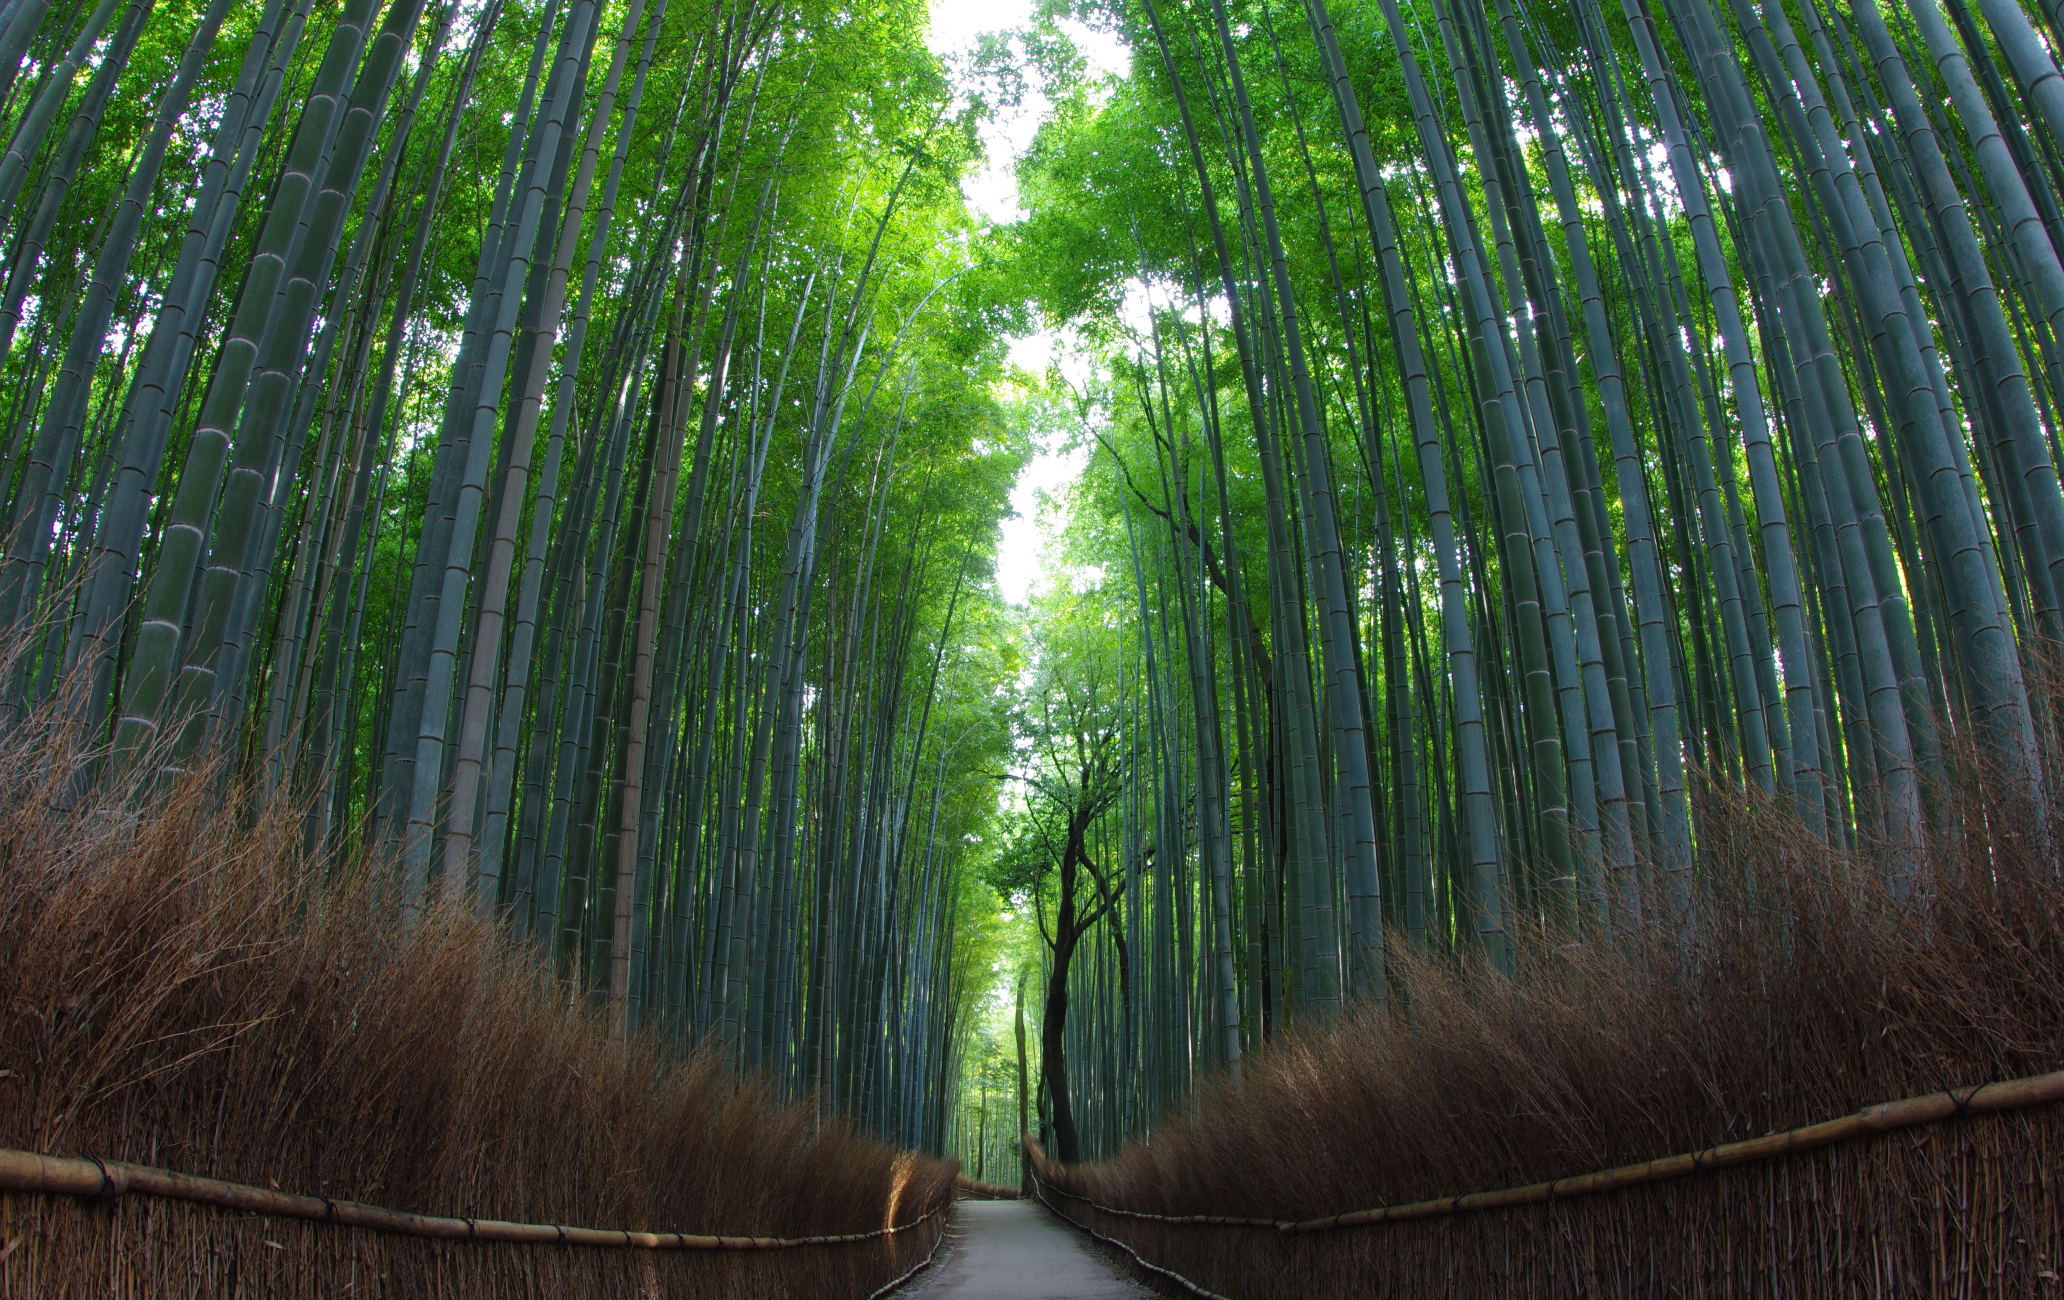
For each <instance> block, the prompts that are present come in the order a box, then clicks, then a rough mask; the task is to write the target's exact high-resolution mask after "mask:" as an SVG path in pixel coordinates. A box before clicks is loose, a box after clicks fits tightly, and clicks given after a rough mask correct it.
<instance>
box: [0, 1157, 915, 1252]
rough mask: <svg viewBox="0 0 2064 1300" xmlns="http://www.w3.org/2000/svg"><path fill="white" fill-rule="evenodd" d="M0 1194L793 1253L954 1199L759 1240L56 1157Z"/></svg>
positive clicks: (19, 1174) (521, 1238)
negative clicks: (483, 1211) (290, 1188)
mask: <svg viewBox="0 0 2064 1300" xmlns="http://www.w3.org/2000/svg"><path fill="white" fill-rule="evenodd" d="M0 1191H9V1192H40V1193H44V1194H46V1195H52V1196H84V1197H94V1198H99V1199H103V1200H107V1199H113V1198H115V1197H119V1196H123V1195H126V1194H134V1195H138V1196H159V1197H164V1198H166V1199H169V1200H175V1201H193V1202H196V1203H198V1204H201V1205H215V1206H220V1207H222V1208H223V1209H229V1210H241V1211H244V1212H245V1213H249V1214H270V1215H276V1216H278V1217H281V1218H289V1219H309V1220H313V1221H316V1222H320V1223H334V1224H340V1225H342V1226H344V1227H348V1228H366V1229H369V1230H371V1231H374V1232H389V1233H395V1234H397V1235H399V1236H404V1237H433V1238H438V1239H442V1240H446V1241H492V1242H504V1243H509V1244H515V1245H530V1246H618V1247H624V1248H628V1249H635V1250H789V1249H793V1248H795V1247H799V1246H834V1245H844V1244H847V1243H850V1242H859V1241H874V1240H876V1239H878V1238H882V1237H893V1236H896V1235H897V1234H899V1233H904V1232H908V1231H910V1230H911V1229H912V1228H915V1227H917V1226H918V1225H920V1224H922V1223H924V1222H926V1221H927V1220H929V1219H931V1218H932V1217H934V1216H935V1215H937V1214H938V1213H939V1212H940V1211H942V1210H944V1209H945V1208H946V1207H947V1206H948V1205H951V1204H952V1203H953V1198H952V1195H951V1194H950V1192H949V1193H948V1194H947V1195H945V1196H942V1197H940V1198H939V1201H938V1203H937V1204H935V1205H933V1206H932V1207H931V1208H930V1209H928V1210H926V1211H925V1212H924V1213H923V1214H920V1215H918V1216H917V1217H916V1218H914V1219H911V1220H909V1221H907V1222H904V1223H898V1224H892V1225H890V1226H887V1227H882V1228H875V1229H873V1230H871V1231H868V1232H839V1233H827V1234H823V1235H820V1236H814V1237H755V1236H735V1235H730V1234H711V1233H698V1232H637V1231H633V1230H631V1229H627V1228H577V1227H569V1226H567V1225H564V1224H558V1223H510V1222H507V1221H505V1220H501V1219H469V1218H463V1217H458V1218H453V1217H447V1216H441V1215H434V1214H415V1213H412V1212H410V1211H408V1210H394V1209H388V1208H387V1207H385V1206H379V1205H367V1204H365V1203H364V1202H362V1201H333V1200H331V1199H330V1198H329V1197H327V1196H306V1195H302V1194H300V1193H297V1192H282V1191H277V1190H274V1189H273V1188H270V1187H254V1186H252V1185H251V1184H249V1183H232V1182H228V1181H226V1180H224V1179H220V1178H203V1177H201V1176H199V1175H196V1174H183V1173H179V1172H178V1171H176V1170H171V1169H158V1168H155V1167H153V1166H150V1165H138V1164H131V1163H129V1162H128V1161H126V1160H97V1159H92V1158H88V1157H82V1156H52V1155H43V1154H40V1153H38V1152H34V1151H17V1150H14V1149H12V1148H4V1147H0Z"/></svg>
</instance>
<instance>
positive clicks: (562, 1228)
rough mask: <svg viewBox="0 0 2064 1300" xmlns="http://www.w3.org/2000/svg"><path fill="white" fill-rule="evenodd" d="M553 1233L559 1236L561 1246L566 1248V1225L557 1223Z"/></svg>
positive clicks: (553, 1226) (554, 1225) (553, 1227)
mask: <svg viewBox="0 0 2064 1300" xmlns="http://www.w3.org/2000/svg"><path fill="white" fill-rule="evenodd" d="M552 1231H554V1232H556V1233H558V1234H559V1244H560V1245H562V1246H564V1245H565V1244H566V1225H565V1224H563V1223H555V1224H553V1225H552Z"/></svg>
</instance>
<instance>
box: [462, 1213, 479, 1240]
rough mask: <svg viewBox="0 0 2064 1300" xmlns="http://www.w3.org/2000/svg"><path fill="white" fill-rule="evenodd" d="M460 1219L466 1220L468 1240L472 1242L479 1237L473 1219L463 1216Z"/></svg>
mask: <svg viewBox="0 0 2064 1300" xmlns="http://www.w3.org/2000/svg"><path fill="white" fill-rule="evenodd" d="M459 1217H460V1218H462V1219H465V1220H466V1240H468V1241H472V1240H473V1239H474V1238H475V1237H476V1236H478V1235H479V1230H478V1229H477V1228H475V1227H474V1226H473V1220H472V1219H470V1218H467V1216H465V1215H463V1214H462V1215H460V1216H459Z"/></svg>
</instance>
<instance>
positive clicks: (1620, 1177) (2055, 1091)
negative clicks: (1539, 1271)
mask: <svg viewBox="0 0 2064 1300" xmlns="http://www.w3.org/2000/svg"><path fill="white" fill-rule="evenodd" d="M2060 1101H2064V1070H2053V1071H2051V1072H2050V1073H2048V1074H2037V1075H2031V1076H2029V1077H2028V1078H2024V1079H2009V1080H2005V1081H2003V1082H2000V1083H1981V1084H1978V1085H1976V1086H1975V1087H1968V1088H1953V1089H1951V1090H1949V1091H1948V1092H1931V1093H1925V1094H1923V1095H1921V1096H1918V1097H1907V1098H1904V1099H1902V1100H1899V1101H1887V1102H1880V1103H1879V1104H1877V1105H1875V1106H1866V1107H1864V1108H1863V1109H1862V1110H1859V1111H1857V1112H1855V1113H1854V1114H1850V1115H1844V1116H1842V1117H1841V1118H1840V1119H1831V1120H1823V1121H1822V1122H1820V1123H1818V1124H1808V1125H1806V1126H1805V1127H1803V1128H1795V1129H1787V1130H1785V1131H1784V1132H1782V1133H1769V1134H1765V1135H1764V1136H1762V1137H1755V1138H1745V1139H1743V1140H1742V1141H1739V1142H1726V1143H1722V1144H1721V1145H1719V1146H1714V1147H1707V1148H1706V1149H1705V1150H1703V1151H1694V1152H1690V1153H1688V1154H1685V1155H1675V1156H1663V1157H1661V1158H1659V1159H1655V1160H1644V1161H1642V1162H1640V1163H1639V1164H1632V1165H1620V1166H1618V1167H1617V1168H1613V1169H1603V1170H1599V1171H1598V1172H1596V1173H1589V1174H1574V1175H1571V1176H1570V1177H1567V1178H1555V1179H1550V1180H1549V1181H1547V1182H1545V1183H1528V1184H1526V1185H1525V1186H1523V1187H1504V1188H1500V1189H1498V1190H1496V1191H1488V1192H1465V1193H1463V1194H1462V1195H1460V1196H1441V1197H1435V1198H1433V1199H1431V1200H1424V1201H1409V1202H1406V1203H1404V1204H1401V1205H1383V1206H1378V1207H1376V1208H1374V1209H1368V1210H1349V1211H1346V1212H1345V1213H1341V1214H1328V1215H1322V1216H1320V1217H1318V1218H1315V1219H1258V1218H1243V1217H1240V1216H1237V1215H1225V1214H1152V1213H1148V1212H1147V1211H1144V1210H1125V1209H1119V1208H1117V1207H1116V1206H1110V1205H1104V1204H1102V1203H1101V1202H1098V1201H1095V1200H1092V1199H1091V1198H1089V1197H1087V1196H1082V1195H1079V1194H1077V1193H1075V1192H1071V1191H1069V1190H1068V1189H1066V1188H1065V1187H1055V1186H1053V1184H1051V1183H1048V1182H1047V1181H1046V1180H1045V1179H1043V1178H1039V1176H1038V1173H1037V1165H1036V1162H1035V1165H1034V1174H1033V1177H1034V1178H1035V1179H1036V1180H1037V1181H1038V1182H1039V1183H1040V1184H1041V1185H1042V1186H1045V1187H1051V1188H1052V1190H1053V1191H1055V1192H1057V1193H1058V1194H1060V1195H1061V1196H1064V1197H1067V1198H1068V1199H1069V1200H1072V1201H1080V1202H1081V1203H1082V1204H1084V1205H1087V1206H1089V1207H1090V1208H1092V1209H1094V1210H1096V1211H1097V1212H1098V1213H1101V1214H1109V1215H1113V1216H1116V1217H1119V1218H1127V1219H1144V1220H1147V1221H1149V1222H1152V1223H1168V1224H1180V1225H1189V1226H1197V1227H1220V1228H1270V1229H1273V1230H1275V1231H1276V1232H1279V1233H1281V1234H1282V1235H1284V1236H1286V1237H1294V1236H1300V1235H1302V1234H1304V1233H1308V1232H1328V1231H1331V1230H1332V1229H1335V1228H1360V1227H1373V1226H1375V1225H1378V1224H1386V1223H1405V1222H1409V1221H1411V1220H1414V1219H1438V1218H1445V1217H1447V1216H1450V1215H1456V1214H1465V1213H1468V1212H1470V1211H1473V1210H1504V1209H1511V1208H1513V1207H1514V1206H1521V1205H1540V1204H1543V1203H1545V1202H1547V1201H1559V1200H1567V1199H1569V1198H1571V1197H1576V1196H1595V1195H1597V1194H1599V1193H1601V1192H1614V1191H1619V1190H1621V1189H1622V1188H1627V1187H1638V1186H1640V1185H1642V1184H1644V1183H1657V1182H1663V1181H1665V1180H1667V1179H1672V1178H1683V1177H1687V1176H1689V1175H1691V1174H1698V1173H1704V1172H1706V1171H1708V1170H1713V1169H1726V1168H1730V1167H1732V1166H1735V1165H1744V1164H1752V1163H1754V1162H1756V1161H1760V1160H1774V1159H1776V1158H1777V1157H1779V1156H1787V1155H1796V1154H1798V1153H1799V1152H1802V1151H1812V1150H1815V1149H1817V1148H1819V1147H1824V1146H1830V1145H1833V1144H1835V1143H1837V1142H1847V1141H1853V1140H1855V1139H1857V1138H1865V1137H1875V1136H1877V1135H1879V1134H1882V1133H1892V1132H1896V1131H1898V1130H1900V1129H1906V1128H1917V1127H1919V1126H1921V1125H1924V1124H1939V1123H1941V1122H1942V1121H1944V1120H1948V1119H1955V1118H1959V1117H1961V1116H1965V1115H1990V1114H1998V1113H2000V1112H2002V1111H2013V1110H2025V1109H2027V1108H2029V1107H2031V1106H2044V1105H2049V1104H2052V1103H2055V1102H2060ZM1042 1199H1043V1198H1042ZM1070 1221H1071V1222H1072V1220H1070ZM1184 1280H1185V1282H1187V1279H1184Z"/></svg>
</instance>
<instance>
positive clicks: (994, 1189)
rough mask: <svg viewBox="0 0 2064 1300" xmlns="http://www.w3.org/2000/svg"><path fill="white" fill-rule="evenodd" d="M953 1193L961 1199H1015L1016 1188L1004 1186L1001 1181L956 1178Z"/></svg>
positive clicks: (1016, 1195)
mask: <svg viewBox="0 0 2064 1300" xmlns="http://www.w3.org/2000/svg"><path fill="white" fill-rule="evenodd" d="M953 1194H954V1195H955V1196H956V1197H958V1198H959V1199H961V1200H963V1201H1015V1200H1017V1199H1018V1189H1017V1188H1015V1187H1005V1186H1003V1185H1002V1184H1001V1183H985V1182H981V1181H979V1180H977V1179H973V1178H961V1179H957V1180H956V1181H955V1182H954V1184H953Z"/></svg>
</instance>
